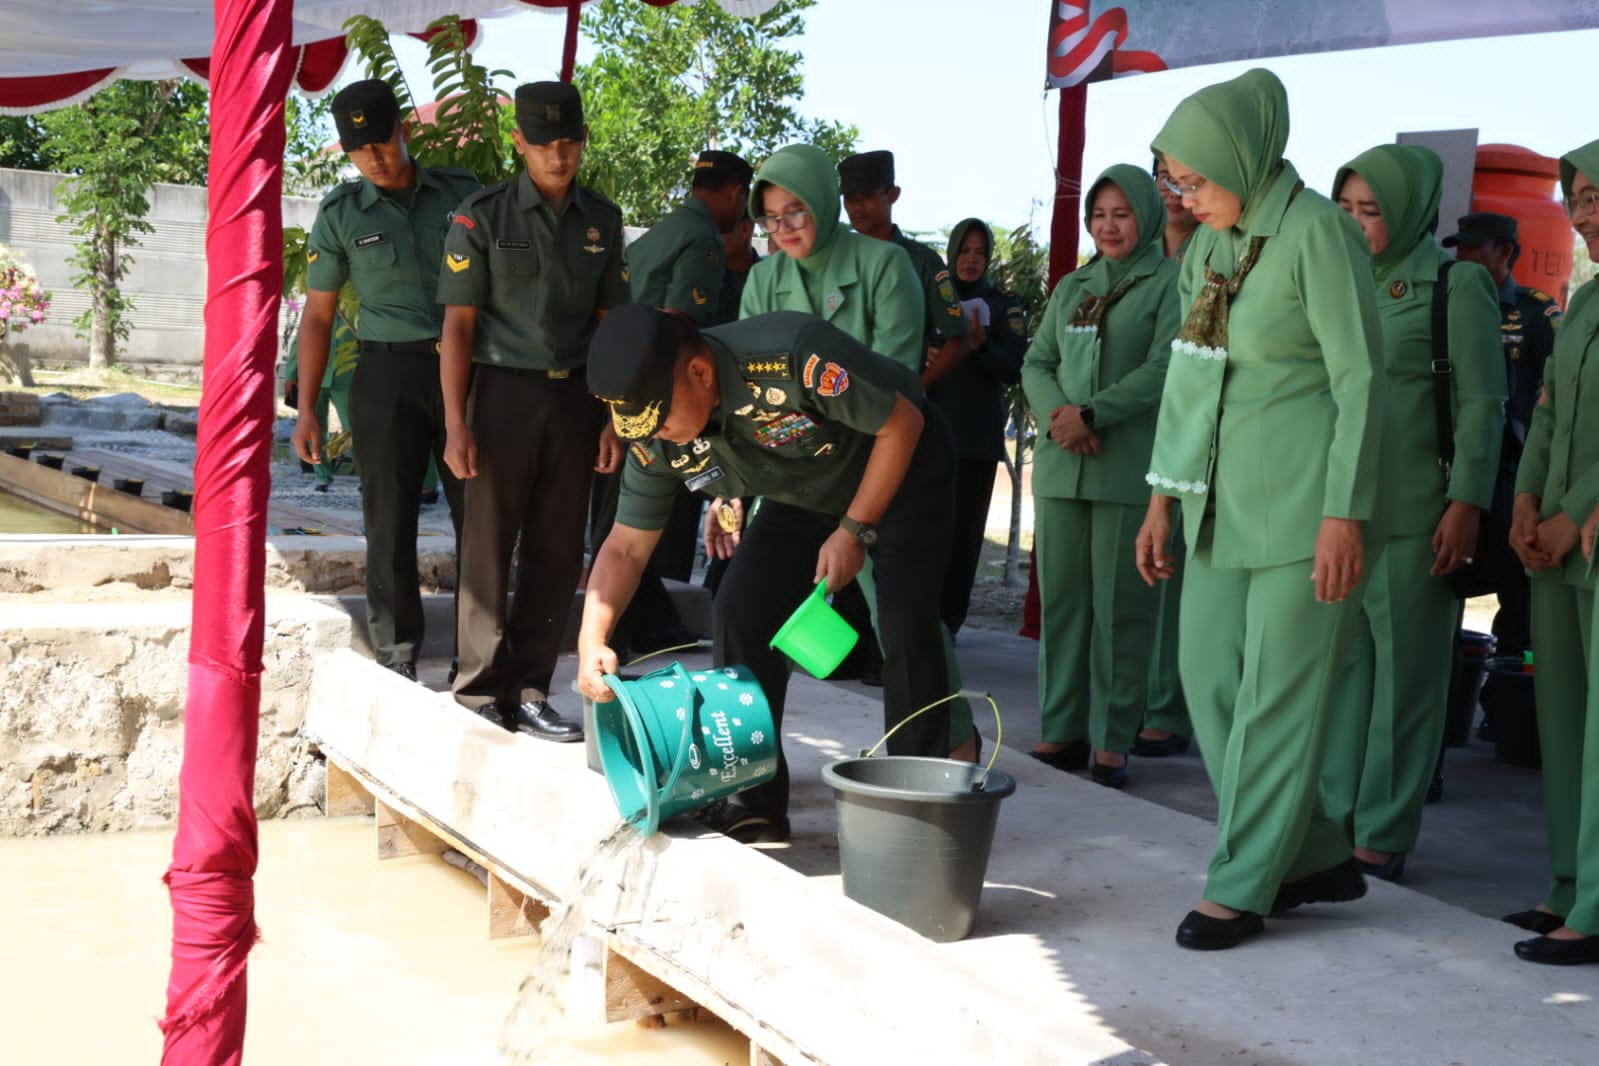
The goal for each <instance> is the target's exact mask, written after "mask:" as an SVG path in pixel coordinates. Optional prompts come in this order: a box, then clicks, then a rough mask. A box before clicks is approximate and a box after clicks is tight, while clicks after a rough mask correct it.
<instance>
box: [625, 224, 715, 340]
mask: <svg viewBox="0 0 1599 1066" xmlns="http://www.w3.org/2000/svg"><path fill="white" fill-rule="evenodd" d="M726 255H727V251H726V249H725V248H724V247H723V246H722V231H721V230H719V229H718V228H717V226H716V220H715V219H713V218H712V217H711V209H710V208H708V207H706V206H705V201H703V200H701V199H700V198H699V197H697V196H691V197H689V198H688V200H686V201H685V202H684V203H683V204H681V205H680V206H678V207H677V208H676V209H675V210H673V211H672V213H671V214H669V215H667V216H666V217H665V218H663V219H661V220H660V221H659V222H657V223H656V224H655V225H653V226H651V227H650V229H649V232H647V233H645V234H644V235H643V236H641V237H640V238H639V239H638V240H636V241H634V242H633V243H632V244H630V245H628V247H627V275H628V287H629V289H630V290H631V292H632V298H633V302H634V303H641V304H648V305H650V306H651V307H666V308H670V309H671V310H673V311H681V312H682V313H683V314H685V315H687V316H689V317H690V318H692V319H693V320H694V322H695V324H696V325H700V326H712V325H715V324H716V323H717V322H719V321H721V318H720V315H721V312H722V287H723V286H724V285H725V284H726V283H727V265H726V263H725V261H724V260H725V258H726Z"/></svg>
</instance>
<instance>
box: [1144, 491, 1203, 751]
mask: <svg viewBox="0 0 1599 1066" xmlns="http://www.w3.org/2000/svg"><path fill="white" fill-rule="evenodd" d="M1174 513H1175V514H1177V515H1178V517H1177V519H1176V521H1174V522H1173V523H1172V534H1171V542H1170V543H1169V544H1168V545H1167V550H1168V551H1169V552H1170V554H1171V555H1172V557H1173V558H1176V559H1181V558H1182V557H1183V555H1184V550H1183V529H1182V525H1183V522H1182V517H1181V515H1180V513H1179V512H1175V511H1174ZM1159 594H1160V605H1159V607H1157V608H1156V610H1155V657H1154V658H1153V659H1152V660H1150V663H1149V706H1148V707H1146V708H1145V709H1144V728H1145V729H1164V730H1165V731H1166V732H1168V733H1170V734H1172V735H1173V736H1179V737H1189V736H1193V734H1194V727H1193V726H1192V725H1190V724H1189V722H1188V704H1187V702H1186V701H1185V700H1184V699H1183V686H1182V679H1181V677H1180V676H1179V675H1178V672H1177V629H1178V625H1177V619H1178V613H1179V608H1180V606H1181V604H1182V595H1183V576H1182V571H1180V570H1179V571H1178V572H1177V573H1175V574H1173V575H1172V576H1171V577H1169V578H1167V579H1166V580H1165V581H1162V582H1161V583H1160V589H1159Z"/></svg>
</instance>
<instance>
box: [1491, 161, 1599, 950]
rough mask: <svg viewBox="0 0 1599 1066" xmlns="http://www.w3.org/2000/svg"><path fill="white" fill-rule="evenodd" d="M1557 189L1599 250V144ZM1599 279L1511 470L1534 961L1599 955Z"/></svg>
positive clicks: (1567, 335) (1588, 289)
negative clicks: (1534, 836) (1539, 758)
mask: <svg viewBox="0 0 1599 1066" xmlns="http://www.w3.org/2000/svg"><path fill="white" fill-rule="evenodd" d="M1560 191H1561V193H1562V194H1563V195H1564V196H1565V200H1566V210H1567V212H1568V213H1569V214H1570V215H1571V223H1572V225H1573V226H1574V227H1575V228H1576V230H1577V234H1578V236H1580V237H1581V238H1582V240H1583V243H1584V244H1586V245H1587V248H1588V254H1589V255H1591V256H1592V255H1599V141H1593V142H1590V143H1588V144H1585V145H1583V146H1582V147H1581V148H1578V149H1577V150H1575V151H1573V152H1571V153H1569V154H1567V155H1565V156H1562V157H1561V160H1560ZM1596 395H1599V284H1596V283H1595V282H1593V281H1589V282H1588V283H1587V284H1586V285H1584V286H1583V287H1582V288H1580V289H1578V290H1577V292H1576V293H1575V294H1574V295H1573V296H1572V297H1571V303H1570V305H1569V307H1568V308H1567V312H1566V317H1565V321H1564V322H1563V323H1562V325H1561V327H1560V332H1559V335H1558V336H1557V337H1556V338H1555V350H1554V352H1553V354H1551V355H1550V357H1549V362H1548V365H1547V366H1546V367H1545V368H1544V376H1543V394H1542V397H1541V399H1539V401H1538V404H1537V407H1536V408H1535V409H1534V411H1533V416H1532V427H1531V429H1530V430H1529V431H1528V433H1527V448H1526V450H1525V451H1524V452H1523V453H1522V456H1521V469H1520V471H1519V472H1518V473H1517V475H1516V507H1515V513H1514V517H1513V518H1512V522H1511V541H1510V543H1511V546H1512V547H1513V548H1515V550H1516V555H1517V556H1518V557H1519V558H1520V559H1521V561H1522V563H1523V564H1525V565H1526V567H1527V569H1528V570H1531V571H1532V646H1533V648H1534V649H1535V650H1536V651H1537V653H1538V672H1537V674H1536V675H1535V677H1534V686H1535V689H1536V693H1537V697H1538V700H1537V702H1538V741H1539V747H1540V749H1541V750H1542V752H1543V798H1544V802H1543V809H1544V826H1545V832H1546V834H1547V836H1548V840H1549V872H1550V883H1549V892H1548V894H1547V895H1546V896H1544V899H1543V902H1542V903H1540V904H1539V905H1538V906H1537V907H1536V908H1535V909H1533V910H1528V911H1518V912H1516V913H1515V914H1510V915H1506V916H1505V921H1507V922H1510V923H1511V924H1512V925H1518V926H1520V927H1521V928H1523V929H1527V930H1530V931H1532V932H1534V933H1538V934H1539V935H1538V936H1536V937H1534V938H1532V939H1530V940H1523V941H1521V942H1520V943H1518V944H1517V945H1516V955H1517V956H1519V957H1520V958H1522V959H1525V960H1527V961H1528V962H1539V963H1552V964H1557V965H1568V966H1569V965H1575V964H1579V963H1587V964H1591V963H1599V695H1596V688H1599V686H1595V685H1594V684H1593V677H1594V673H1593V671H1594V669H1595V667H1596V666H1599V651H1596V648H1599V643H1596V640H1595V637H1596V634H1599V628H1596V626H1595V624H1594V623H1595V619H1594V611H1595V609H1596V604H1599V597H1596V596H1594V578H1593V567H1592V566H1591V565H1589V564H1587V563H1584V561H1583V559H1582V556H1581V555H1580V554H1579V553H1578V552H1575V551H1573V550H1572V549H1573V548H1574V547H1575V546H1576V545H1577V540H1578V532H1579V531H1578V524H1579V523H1592V522H1593V515H1594V514H1595V511H1596V510H1599V408H1596V407H1595V405H1594V403H1593V399H1592V398H1593V397H1594V396H1596Z"/></svg>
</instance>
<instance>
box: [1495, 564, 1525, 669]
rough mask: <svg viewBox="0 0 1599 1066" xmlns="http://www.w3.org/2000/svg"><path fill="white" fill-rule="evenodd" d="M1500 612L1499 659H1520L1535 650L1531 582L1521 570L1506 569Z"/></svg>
mask: <svg viewBox="0 0 1599 1066" xmlns="http://www.w3.org/2000/svg"><path fill="white" fill-rule="evenodd" d="M1498 597H1499V610H1498V611H1496V612H1494V620H1493V633H1494V636H1495V637H1496V638H1497V640H1498V643H1497V645H1496V647H1495V654H1496V655H1515V656H1520V655H1521V653H1522V652H1524V651H1526V650H1527V649H1528V648H1530V647H1532V581H1531V579H1530V578H1528V577H1527V572H1526V571H1525V570H1523V569H1521V567H1519V566H1512V567H1506V568H1505V571H1504V573H1502V574H1501V575H1500V578H1499V591H1498Z"/></svg>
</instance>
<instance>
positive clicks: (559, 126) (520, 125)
mask: <svg viewBox="0 0 1599 1066" xmlns="http://www.w3.org/2000/svg"><path fill="white" fill-rule="evenodd" d="M516 128H517V129H519V130H521V131H522V139H523V140H525V141H527V143H528V144H549V143H550V142H551V141H562V140H566V141H581V140H583V139H584V132H583V97H582V96H581V95H580V94H579V93H578V91H577V86H575V85H569V84H567V83H566V82H564V81H534V82H529V83H528V84H526V85H519V86H517V89H516Z"/></svg>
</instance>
